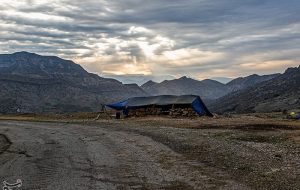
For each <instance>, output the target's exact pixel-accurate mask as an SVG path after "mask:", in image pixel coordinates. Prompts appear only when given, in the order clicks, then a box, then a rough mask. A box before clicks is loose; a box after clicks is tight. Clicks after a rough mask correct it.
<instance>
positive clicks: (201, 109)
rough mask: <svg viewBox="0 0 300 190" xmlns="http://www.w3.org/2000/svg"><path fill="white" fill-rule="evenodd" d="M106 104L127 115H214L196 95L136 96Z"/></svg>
mask: <svg viewBox="0 0 300 190" xmlns="http://www.w3.org/2000/svg"><path fill="white" fill-rule="evenodd" d="M106 106H107V107H109V108H112V109H115V110H117V111H122V112H123V114H124V115H126V116H137V117H138V116H146V115H170V116H174V117H176V116H187V117H192V116H210V117H212V116H213V115H212V114H211V113H210V111H209V110H208V109H207V107H206V106H205V104H204V103H203V101H202V100H201V98H200V97H199V96H195V95H183V96H172V95H161V96H149V97H135V98H129V99H127V100H124V101H121V102H117V103H113V104H108V105H106Z"/></svg>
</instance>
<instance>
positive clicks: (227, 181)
mask: <svg viewBox="0 0 300 190" xmlns="http://www.w3.org/2000/svg"><path fill="white" fill-rule="evenodd" d="M154 129H155V130H156V131H155V132H154V133H151V131H152V129H151V131H149V128H148V129H145V130H144V129H138V128H134V127H132V128H131V127H123V126H122V124H113V123H110V122H108V123H99V124H94V125H82V124H65V123H40V122H37V123H34V122H20V121H19V122H16V121H1V122H0V134H3V135H5V136H2V138H0V151H1V152H0V174H1V175H0V180H1V181H4V180H6V181H8V182H11V183H13V182H15V181H16V180H17V179H22V181H23V185H22V187H21V188H20V189H26V190H34V189H47V190H48V189H49V190H50V189H53V190H54V189H55V190H56V189H70V190H75V189H80V190H85V189H175V190H176V189H191V190H193V189H255V186H252V185H251V183H249V182H247V180H245V179H244V178H240V177H238V176H235V174H234V173H232V171H234V170H236V172H237V175H240V173H239V171H240V170H246V171H245V172H247V173H249V172H250V173H251V171H248V168H247V167H250V166H249V164H251V160H247V156H249V155H247V153H246V152H245V150H241V152H242V153H243V154H244V155H242V156H243V159H245V161H246V160H247V161H249V164H246V165H245V168H242V169H241V168H237V169H235V168H229V167H233V166H235V163H231V164H232V165H230V166H228V164H227V165H226V164H224V166H220V163H219V162H218V163H217V162H216V160H217V158H211V159H213V161H209V160H208V158H206V157H205V156H203V158H201V159H202V161H201V159H195V156H196V157H198V155H191V154H188V153H187V154H185V152H188V151H189V148H191V146H183V145H186V144H185V143H184V142H183V141H182V138H183V137H185V135H187V134H188V136H190V137H193V136H195V135H197V136H198V137H201V136H202V137H203V138H202V140H201V139H200V140H201V141H202V142H200V141H199V142H194V143H196V144H197V143H202V144H204V145H205V146H208V143H212V144H214V146H215V150H211V148H212V147H207V149H205V148H204V149H203V147H205V146H204V145H203V146H202V149H201V155H202V154H203V155H204V154H206V155H208V156H213V154H212V153H210V152H208V151H212V152H215V153H216V154H219V152H220V150H219V149H221V150H223V151H233V152H234V151H236V150H234V149H235V148H239V146H237V145H235V146H231V150H229V149H228V150H226V149H223V148H222V147H221V146H222V143H224V142H225V141H224V142H221V141H217V140H214V139H212V140H209V139H210V137H209V136H208V135H207V134H208V133H207V131H206V132H204V133H203V132H201V135H200V136H199V134H200V133H199V130H196V129H175V128H170V129H169V128H167V127H163V126H160V127H159V128H154ZM158 129H159V130H158ZM171 131H175V132H176V134H175V133H174V134H169V133H171ZM152 132H153V131H152ZM163 133H165V134H169V136H168V137H166V138H164V139H163V140H162V139H161V138H162V137H161V136H159V135H160V134H163ZM222 134H223V133H222ZM174 135H176V136H175V137H174V138H178V143H179V144H172V143H170V142H172V141H174V138H172V136H174ZM0 137H1V136H0ZM4 137H5V138H4ZM6 137H7V139H6ZM220 137H221V135H219V136H215V138H220ZM198 140H199V139H198ZM204 140H205V142H204ZM227 143H228V142H227ZM247 146H248V147H249V146H251V144H248V145H247ZM188 147H189V148H188ZM218 147H219V149H218ZM240 147H241V146H240ZM180 148H181V149H180ZM196 148H197V149H199V148H200V147H196ZM249 150H251V148H249ZM255 151H256V150H255ZM255 151H254V152H255ZM297 151H298V149H297ZM205 152H206V153H205ZM229 153H230V152H229ZM250 153H251V152H248V154H250ZM256 154H257V156H258V157H259V156H260V153H259V152H257V153H256ZM193 156H194V157H193ZM222 156H224V155H222ZM225 156H226V155H225ZM239 156H240V155H239ZM252 157H253V155H252ZM278 157H279V156H278ZM228 159H230V158H228ZM274 159H277V158H274ZM278 159H281V158H278ZM225 161H226V160H225ZM294 161H297V160H294ZM232 162H234V161H232ZM272 163H273V160H272V162H271V164H272ZM260 164H261V165H262V166H264V164H265V163H264V162H261V163H260ZM295 164H297V163H295ZM278 167H279V166H278ZM258 168H259V167H258ZM274 168H275V169H276V166H274ZM274 172H277V170H276V171H274ZM296 172H298V169H297V170H296ZM283 174H284V173H283ZM295 175H296V178H295V179H297V174H295ZM279 177H280V175H279ZM249 179H250V180H251V176H250V178H249ZM253 179H255V177H254V178H253ZM295 179H292V182H293V181H294V180H295ZM267 180H269V179H268V178H267ZM288 183H290V182H288ZM295 183H296V184H291V186H289V187H290V189H293V188H295V187H296V188H297V187H298V184H297V183H298V182H295Z"/></svg>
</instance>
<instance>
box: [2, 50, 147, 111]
mask: <svg viewBox="0 0 300 190" xmlns="http://www.w3.org/2000/svg"><path fill="white" fill-rule="evenodd" d="M0 89H1V91H0V103H1V105H2V106H1V107H0V113H16V112H22V113H48V112H75V111H97V110H99V109H100V108H101V104H103V103H108V102H112V101H116V100H120V99H124V98H129V97H134V96H146V95H147V93H145V92H144V91H143V90H142V89H141V88H140V87H139V86H137V85H124V84H122V83H121V82H119V81H117V80H115V79H106V78H102V77H99V76H98V75H95V74H91V73H88V72H87V71H85V70H84V69H83V68H82V67H81V66H80V65H78V64H75V63H74V62H72V61H69V60H64V59H61V58H59V57H55V56H41V55H38V54H34V53H28V52H18V53H14V54H2V55H0Z"/></svg>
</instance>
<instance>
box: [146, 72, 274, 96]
mask: <svg viewBox="0 0 300 190" xmlns="http://www.w3.org/2000/svg"><path fill="white" fill-rule="evenodd" d="M278 75H279V74H274V75H263V76H259V75H250V76H248V77H241V78H237V79H234V80H232V81H231V82H229V83H227V84H223V83H220V82H218V81H215V80H210V79H206V80H202V81H198V80H195V79H191V78H187V77H181V78H179V79H174V80H166V81H163V82H161V83H156V82H153V81H148V82H146V83H145V84H143V85H142V86H141V88H142V89H143V90H144V91H146V92H147V93H148V94H151V95H189V94H193V95H199V96H201V97H202V99H204V100H205V101H206V102H211V101H212V100H216V99H218V98H220V97H223V96H225V95H227V94H229V93H231V92H234V91H239V90H242V89H245V88H248V87H250V86H253V85H255V84H258V83H260V82H264V81H267V80H270V79H272V78H274V77H276V76H278Z"/></svg>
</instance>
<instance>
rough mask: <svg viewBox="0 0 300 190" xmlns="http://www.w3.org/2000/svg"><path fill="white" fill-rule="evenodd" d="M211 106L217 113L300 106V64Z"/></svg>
mask: <svg viewBox="0 0 300 190" xmlns="http://www.w3.org/2000/svg"><path fill="white" fill-rule="evenodd" d="M209 108H210V109H211V110H212V111H214V112H217V113H228V112H231V113H250V112H278V111H284V110H291V109H299V108H300V66H299V67H298V68H297V67H296V68H289V69H287V70H286V71H285V73H284V74H282V75H277V76H276V77H275V78H272V79H270V80H268V81H264V82H261V83H258V84H256V85H254V86H252V87H249V88H246V89H244V90H240V91H237V92H233V93H230V94H228V95H226V96H224V97H222V98H220V99H218V100H217V101H215V102H214V103H212V104H210V105H209Z"/></svg>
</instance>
